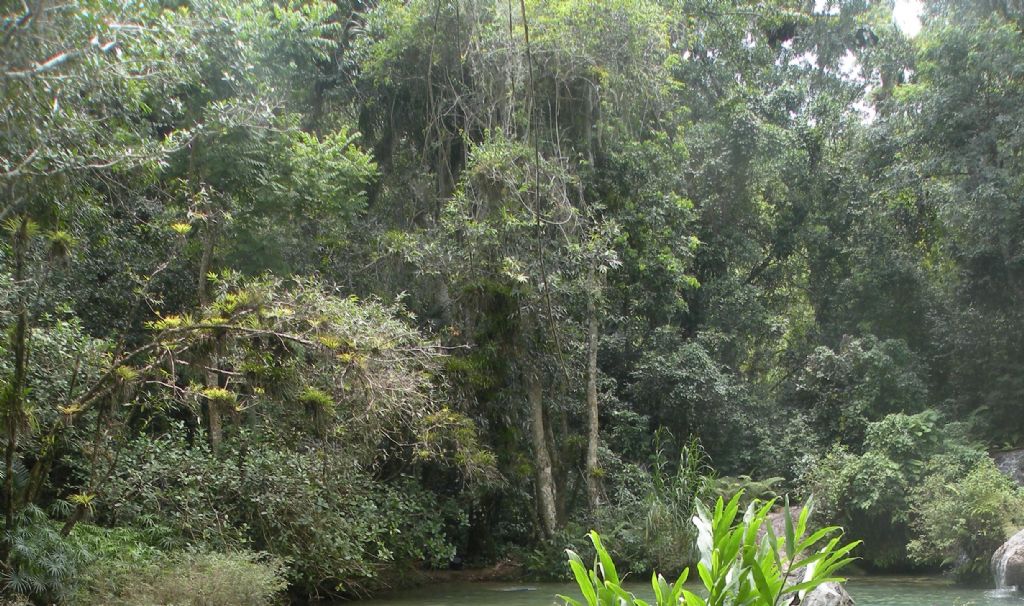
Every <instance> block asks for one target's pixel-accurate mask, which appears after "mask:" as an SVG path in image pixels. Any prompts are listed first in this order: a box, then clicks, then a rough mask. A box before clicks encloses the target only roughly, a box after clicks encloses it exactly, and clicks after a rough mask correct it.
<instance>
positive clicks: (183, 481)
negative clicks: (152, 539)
mask: <svg viewBox="0 0 1024 606" xmlns="http://www.w3.org/2000/svg"><path fill="white" fill-rule="evenodd" d="M176 433H184V432H176ZM242 437H243V440H244V438H245V436H242ZM122 457H123V461H124V463H123V464H122V465H121V466H120V467H119V469H118V471H117V472H116V473H115V474H114V476H113V477H112V478H111V480H110V481H109V482H108V484H107V486H106V487H105V489H104V492H103V494H101V495H100V496H101V497H102V500H103V502H104V503H105V504H106V505H107V506H106V507H104V508H103V509H101V510H100V511H101V513H103V512H105V515H107V517H108V518H109V521H110V522H111V523H117V524H128V525H141V524H143V523H144V522H145V520H148V519H151V518H153V517H156V516H159V519H160V520H161V522H162V523H163V524H166V525H167V526H168V527H170V528H171V529H172V530H173V532H174V533H175V534H177V535H178V536H180V537H182V538H183V539H184V540H185V541H186V542H187V543H188V544H189V545H193V546H196V547H200V548H203V549H207V550H213V551H218V552H232V551H237V550H246V549H249V550H256V551H265V552H267V553H270V554H272V555H274V556H276V557H278V558H280V559H281V560H283V561H285V562H287V565H288V568H287V577H288V580H289V582H290V584H291V585H292V586H293V588H294V589H295V590H297V591H299V592H304V593H305V594H307V595H311V596H313V595H317V594H320V593H325V592H327V593H340V592H344V591H354V590H359V589H368V588H373V587H374V586H375V584H376V583H377V581H376V580H375V579H376V578H378V577H379V575H380V573H381V572H382V571H385V570H388V571H392V572H395V571H397V570H398V569H399V567H401V566H406V565H410V564H413V563H417V562H420V561H423V560H427V561H431V562H445V563H446V562H448V561H449V559H450V558H451V556H452V555H454V550H453V548H452V546H451V545H450V543H449V542H448V541H447V539H446V538H445V533H444V530H445V522H446V518H445V516H446V513H445V511H444V508H443V507H440V506H439V505H443V502H440V503H439V501H438V498H437V497H436V496H435V495H432V494H431V493H427V492H425V491H423V490H422V489H420V488H418V486H417V485H416V484H415V483H414V482H411V481H403V480H402V479H401V478H399V479H398V480H396V481H394V482H382V481H379V480H376V479H374V478H373V477H371V476H369V475H368V474H367V473H366V472H365V471H363V470H362V469H361V468H360V467H359V466H358V465H357V464H356V463H355V462H354V461H352V460H351V458H346V457H345V453H344V451H341V450H333V449H332V450H327V449H324V450H319V451H304V452H294V451H291V452H290V451H287V450H284V449H283V448H280V447H277V446H275V445H273V444H260V443H259V442H257V441H255V440H251V441H249V442H248V443H243V441H242V440H240V441H238V442H234V443H226V444H224V445H222V449H221V451H220V452H219V453H218V454H217V455H216V456H215V455H213V454H212V453H211V452H210V450H209V449H208V448H207V447H205V446H204V445H203V443H202V442H197V443H196V444H194V445H193V446H191V447H190V446H189V445H188V444H187V443H186V442H185V441H184V440H183V439H172V438H160V439H144V440H138V441H137V442H134V443H130V444H129V445H128V446H126V447H125V449H124V452H123V454H122ZM395 576H396V575H391V577H392V578H394V577H395Z"/></svg>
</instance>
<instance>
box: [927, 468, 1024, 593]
mask: <svg viewBox="0 0 1024 606" xmlns="http://www.w3.org/2000/svg"><path fill="white" fill-rule="evenodd" d="M950 469H953V470H955V469H956V468H955V467H953V468H946V470H942V469H939V470H937V471H936V472H935V473H933V474H931V475H929V476H928V477H927V478H925V480H924V482H922V484H921V485H920V486H917V487H916V488H914V490H913V493H912V500H913V503H914V507H913V511H914V520H913V522H912V524H911V526H912V528H913V530H914V532H915V534H916V537H915V538H914V539H913V540H912V541H911V542H910V544H909V545H908V550H909V553H910V556H911V557H912V558H913V559H914V560H915V561H917V562H921V563H926V564H939V565H942V566H945V567H949V568H951V570H952V572H953V573H954V575H955V576H956V578H957V579H958V580H959V581H961V582H974V583H976V582H987V581H989V580H990V571H989V566H990V561H991V559H992V554H993V553H995V551H996V550H997V549H998V548H999V547H1000V545H1002V544H1003V542H1004V541H1005V540H1006V539H1007V537H1008V536H1009V533H1010V532H1011V531H1013V530H1015V529H1016V528H1019V527H1020V526H1021V525H1022V524H1024V493H1022V491H1021V490H1020V489H1018V488H1017V487H1016V486H1014V484H1013V482H1011V481H1010V479H1009V478H1007V477H1006V476H1004V475H1003V474H1002V473H1001V472H1000V471H999V470H998V469H997V468H996V466H995V463H994V462H992V460H991V459H988V458H986V459H983V460H981V461H979V462H978V464H977V465H975V466H974V468H973V469H971V470H970V472H969V473H968V474H967V475H966V476H964V477H961V478H959V479H957V478H955V475H956V474H953V473H945V472H944V471H947V472H948V471H949V470H950ZM950 476H954V477H950Z"/></svg>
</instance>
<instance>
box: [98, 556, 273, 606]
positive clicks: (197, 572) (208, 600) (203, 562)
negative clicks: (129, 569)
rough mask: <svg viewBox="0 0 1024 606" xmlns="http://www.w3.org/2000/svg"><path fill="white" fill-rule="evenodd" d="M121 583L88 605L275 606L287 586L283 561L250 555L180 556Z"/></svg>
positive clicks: (143, 570)
mask: <svg viewBox="0 0 1024 606" xmlns="http://www.w3.org/2000/svg"><path fill="white" fill-rule="evenodd" d="M103 572H104V571H103V570H102V569H101V570H97V571H96V573H98V574H103ZM122 581H123V582H122V584H121V588H120V591H118V592H116V593H113V594H105V595H102V596H97V595H93V596H91V597H92V598H93V600H91V601H90V602H89V603H103V604H110V605H111V606H118V605H123V606H158V605H161V604H174V605H175V606H261V605H265V604H272V603H273V602H274V600H275V598H276V597H277V596H279V595H281V593H282V592H283V591H284V590H285V588H286V586H287V583H286V582H285V580H284V567H283V566H282V565H281V563H280V561H278V560H275V559H273V558H268V557H267V556H266V555H263V554H255V553H250V552H235V553H180V554H176V555H174V556H171V557H167V558H164V559H163V560H162V561H161V562H160V563H159V564H156V565H153V566H150V567H149V568H148V569H141V570H136V571H135V572H134V573H129V575H128V576H127V578H124V579H122ZM96 598H100V599H96Z"/></svg>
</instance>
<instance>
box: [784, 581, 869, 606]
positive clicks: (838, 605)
mask: <svg viewBox="0 0 1024 606" xmlns="http://www.w3.org/2000/svg"><path fill="white" fill-rule="evenodd" d="M782 603H783V604H786V605H791V606H795V605H797V604H799V605H800V606H854V601H853V598H851V597H850V594H848V593H846V588H844V587H843V586H842V585H840V583H838V582H824V583H821V585H819V586H818V587H816V588H814V589H813V590H811V591H810V592H808V594H807V595H806V596H804V601H803V602H798V601H797V596H796V595H795V594H790V595H788V596H785V597H784V598H783V600H782Z"/></svg>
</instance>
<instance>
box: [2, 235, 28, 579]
mask: <svg viewBox="0 0 1024 606" xmlns="http://www.w3.org/2000/svg"><path fill="white" fill-rule="evenodd" d="M13 248H14V250H13V252H14V284H15V287H16V288H18V320H17V323H16V324H15V327H14V335H13V339H12V340H13V342H12V344H11V345H12V348H11V349H12V350H13V352H14V376H13V377H12V380H11V384H10V385H8V392H7V410H6V411H5V421H6V424H7V427H6V429H7V447H6V449H5V452H4V471H5V473H6V476H5V477H4V521H5V523H6V526H5V530H6V533H7V535H8V536H10V535H11V533H13V532H14V531H15V523H16V522H15V509H16V503H17V498H16V496H15V494H14V459H15V456H16V454H17V451H18V426H19V425H20V424H21V420H22V416H23V412H22V410H23V408H24V397H25V388H26V385H25V383H26V381H27V377H28V374H27V373H28V343H27V341H28V286H27V285H26V284H25V260H26V259H25V258H26V256H27V255H28V217H22V218H21V225H20V226H19V227H18V231H17V233H16V234H15V236H14V247H13ZM4 547H5V549H4V554H3V555H4V560H5V561H6V559H7V556H8V555H9V554H10V544H9V543H8V542H5V545H4Z"/></svg>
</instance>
